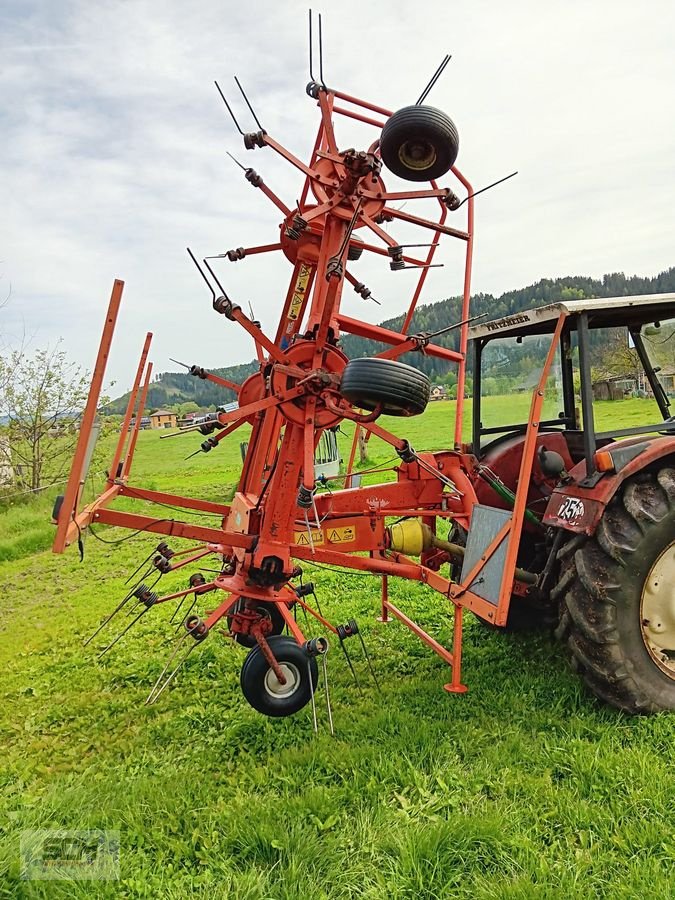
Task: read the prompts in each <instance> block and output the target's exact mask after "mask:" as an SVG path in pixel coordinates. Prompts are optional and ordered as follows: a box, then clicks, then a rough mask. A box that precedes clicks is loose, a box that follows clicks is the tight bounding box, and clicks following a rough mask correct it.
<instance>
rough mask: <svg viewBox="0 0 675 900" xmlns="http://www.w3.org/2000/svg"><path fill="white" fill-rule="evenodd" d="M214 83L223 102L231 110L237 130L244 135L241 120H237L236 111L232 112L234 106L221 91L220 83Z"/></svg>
mask: <svg viewBox="0 0 675 900" xmlns="http://www.w3.org/2000/svg"><path fill="white" fill-rule="evenodd" d="M213 83H214V84H215V86H216V88H217V89H218V93H219V94H220V96H221V97H222V100H223V103H224V104H225V106H226V107H227V111H228V112H229V114H230V116H231V117H232V121H233V122H234V124H235V126H236V129H237V131H238V132H239V134H241V135H243V134H244V132H243V131H242V130H241V128H240V127H239V122H237V119H236V117H235V115H234V113H233V112H232V108H231V107H230V104H229V103H228V102H227V100H226V99H225V94H224V93H223V92H222V91H221V89H220V85H219V84H218V82H217V81H214V82H213Z"/></svg>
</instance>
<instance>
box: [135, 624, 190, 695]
mask: <svg viewBox="0 0 675 900" xmlns="http://www.w3.org/2000/svg"><path fill="white" fill-rule="evenodd" d="M193 630H194V629H191V630H190V631H186V632H185V634H184V635H183V637H182V638H181V639H180V640H179V641H178V643H177V645H176V649H175V650H174V651H173V653H172V654H171V656H170V657H169V660H168V662H167V664H166V665H165V666H164V668H163V669H162V671H161V672H160V675H159V678H158V679H157V681H156V682H155V683H154V685H153V687H152V690H151V691H150V693H149V694H148V696H147V699H146V701H145V706H151V705H152V704H153V703H156V702H157V700H158V699H159V697H160V695H161V694H162V693H163V692H164V691H165V690H166V688H167V687H168V686H169V684H170V683H171V682H172V681H173V679H174V678H175V677H176V675H177V674H178V671H179V669H180V668H181V667H182V666H183V665H185V663H186V662H187V658H188V656H189V655H190V654H191V653H192V651H193V650H194V649H195V647H196V646H197V644H198V643H200V642H199V641H195V642H194V644H192V645H191V646H190V648H189V649H188V652H187V653H186V654H185V656H184V657H183V658H182V659H181V661H180V662H179V663H178V664H177V665H176V667H175V668H174V669H173V671H172V672H171V674H170V675H168V676H167V677H166V678H165V679H164V683H163V684H162V686H161V688H160V689H159V690H157V686H158V685H159V683H160V681H161V679H162V676H163V675H164V673H165V672H166V670H167V669H168V668H169V666H170V665H171V663H172V662H173V661H174V659H175V658H176V654H177V653H178V650H179V649H180V647H181V645H182V643H183V641H184V640H185V638H187V637H189V636H190V635H191V634H192V631H193Z"/></svg>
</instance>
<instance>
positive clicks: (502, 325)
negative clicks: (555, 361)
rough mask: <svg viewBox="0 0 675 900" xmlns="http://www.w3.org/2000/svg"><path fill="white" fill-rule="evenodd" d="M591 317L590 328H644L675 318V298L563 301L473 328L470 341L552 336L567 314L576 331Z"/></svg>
mask: <svg viewBox="0 0 675 900" xmlns="http://www.w3.org/2000/svg"><path fill="white" fill-rule="evenodd" d="M583 312H586V313H588V326H589V328H613V327H617V326H621V325H632V324H637V325H641V324H643V323H644V322H654V321H660V320H662V319H670V318H675V294H638V295H636V296H633V297H601V298H597V299H593V300H559V301H558V302H557V303H551V304H549V305H548V306H539V307H537V308H535V309H524V310H522V312H518V313H514V314H513V315H510V316H503V317H502V318H501V319H492V321H490V322H480V323H476V324H475V325H473V326H471V327H470V328H469V340H474V339H476V338H487V339H490V338H495V337H504V336H509V335H520V334H522V335H526V334H552V333H553V331H554V329H555V326H556V322H557V320H558V317H559V316H560V315H563V314H566V315H567V316H568V317H569V319H570V323H569V325H570V328H572V329H573V330H575V329H576V327H577V326H576V321H577V319H578V316H579V314H580V313H583Z"/></svg>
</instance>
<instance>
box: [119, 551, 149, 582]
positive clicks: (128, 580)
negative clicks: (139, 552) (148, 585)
mask: <svg viewBox="0 0 675 900" xmlns="http://www.w3.org/2000/svg"><path fill="white" fill-rule="evenodd" d="M156 553H157V551H156V550H153V551H152V552H151V553H150V554H149V555H148V556H146V557H145V559H144V560H143V562H142V563H140V564H139V565H138V566H136V568H135V569H134V571H133V572H132V573H131V575H130V576H129V577H128V578H127V580H126V581H125V582H124V583H125V584H129V582H130V581H131V579H132V578H133V577H134V575H136V574H137V573H138V572H139V571H140V570H141V569H142V568H143V566H144V565H145V564H146V563H148V562H150V560H151V559H152V557H153V556H154V555H155V554H156ZM143 578H145V575H144V576H143ZM143 578H141V581H143Z"/></svg>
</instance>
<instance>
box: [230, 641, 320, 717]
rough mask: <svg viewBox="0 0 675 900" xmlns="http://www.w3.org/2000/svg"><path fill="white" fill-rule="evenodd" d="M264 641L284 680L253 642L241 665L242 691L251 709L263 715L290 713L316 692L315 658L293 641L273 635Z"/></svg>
mask: <svg viewBox="0 0 675 900" xmlns="http://www.w3.org/2000/svg"><path fill="white" fill-rule="evenodd" d="M267 643H268V644H269V646H270V650H271V651H272V653H273V654H274V657H275V659H276V660H277V662H278V663H279V665H280V666H281V671H282V672H283V674H284V677H285V679H286V683H285V684H282V683H281V682H280V681H279V679H278V678H277V676H276V675H275V674H274V669H272V668H270V666H269V664H268V662H267V660H266V659H265V656H264V655H263V652H262V650H261V649H260V647H259V646H258V645H256V646H255V647H254V648H253V649H252V650H251V652H250V653H249V654H248V656H247V657H246V659H245V660H244V665H243V666H242V667H241V678H240V682H241V690H242V692H243V694H244V697H246V699H247V700H248V702H249V703H250V704H251V706H252V707H253V709H256V710H257V711H258V712H260V713H262V714H263V715H264V716H271V717H273V718H282V717H283V716H292V715H293V714H294V713H296V712H298V711H299V710H301V709H302V708H303V706H306V705H307V704H308V703H309V701H310V700H311V698H312V693H313V692H314V691H316V686H317V683H318V680H319V669H318V666H317V664H316V659H315V658H314V657H309V656H307V653H306V652H305V650H304V649H303V648H302V647H301V646H300V645H299V644H298V643H297V642H296V641H294V640H293V638H289V637H283V636H280V635H279V636H272V637H270V638H268V641H267Z"/></svg>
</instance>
